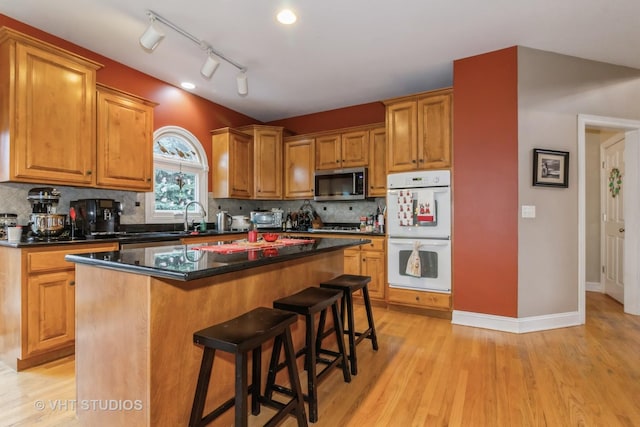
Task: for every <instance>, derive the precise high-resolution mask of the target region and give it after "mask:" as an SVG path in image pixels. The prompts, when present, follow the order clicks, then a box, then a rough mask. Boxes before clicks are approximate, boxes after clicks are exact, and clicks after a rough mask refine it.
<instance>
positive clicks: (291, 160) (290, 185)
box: [283, 136, 315, 199]
mask: <svg viewBox="0 0 640 427" xmlns="http://www.w3.org/2000/svg"><path fill="white" fill-rule="evenodd" d="M314 146H315V139H314V138H309V137H307V136H292V137H287V138H285V140H284V165H283V167H284V198H285V199H310V198H313V193H314V191H313V190H314V177H313V174H314V170H315V169H314V167H315V148H314Z"/></svg>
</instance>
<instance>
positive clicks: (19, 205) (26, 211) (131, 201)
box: [0, 183, 386, 225]
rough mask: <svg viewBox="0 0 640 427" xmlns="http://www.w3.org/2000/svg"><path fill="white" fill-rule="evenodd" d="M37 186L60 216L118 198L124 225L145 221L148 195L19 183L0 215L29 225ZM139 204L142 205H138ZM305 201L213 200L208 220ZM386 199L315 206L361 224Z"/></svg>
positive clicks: (6, 188)
mask: <svg viewBox="0 0 640 427" xmlns="http://www.w3.org/2000/svg"><path fill="white" fill-rule="evenodd" d="M35 187H54V188H56V189H58V191H60V202H59V203H58V207H57V208H58V213H62V214H66V213H68V210H69V202H70V201H71V200H78V199H91V198H99V199H114V200H117V201H119V202H122V205H123V212H122V216H121V218H120V222H121V223H122V224H143V223H144V222H145V219H144V207H145V200H144V193H135V192H131V191H119V190H100V189H95V188H77V187H65V186H52V185H46V184H42V185H39V184H19V183H0V213H15V214H17V215H18V224H22V225H26V224H28V222H29V216H30V215H31V204H30V203H29V200H27V195H28V193H29V190H31V189H32V188H35ZM136 203H139V206H136ZM303 203H304V201H303V200H266V201H262V200H239V199H213V198H211V197H210V198H209V200H208V203H207V205H208V206H207V213H208V214H209V215H208V221H209V222H215V214H216V213H218V212H219V211H221V210H223V211H227V212H228V213H229V215H247V216H248V215H249V213H250V212H251V211H252V210H258V209H266V210H270V209H272V208H280V209H282V210H284V212H285V213H286V212H287V210H289V209H290V210H291V211H296V210H298V209H300V207H301V206H302V204H303ZM385 203H386V202H385V199H384V198H376V199H368V200H362V201H349V202H314V201H313V200H311V206H313V208H314V209H315V211H316V212H317V213H318V215H320V218H321V219H322V221H323V222H326V223H357V222H359V219H360V216H361V215H369V214H372V213H375V212H376V208H377V206H378V205H379V206H380V207H381V208H383V207H384V206H385Z"/></svg>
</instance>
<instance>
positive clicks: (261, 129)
mask: <svg viewBox="0 0 640 427" xmlns="http://www.w3.org/2000/svg"><path fill="white" fill-rule="evenodd" d="M237 130H239V131H241V132H244V133H246V134H247V135H250V136H251V137H252V138H253V198H254V199H268V200H278V199H282V134H283V128H282V127H277V126H263V125H253V126H245V127H242V128H238V129H237Z"/></svg>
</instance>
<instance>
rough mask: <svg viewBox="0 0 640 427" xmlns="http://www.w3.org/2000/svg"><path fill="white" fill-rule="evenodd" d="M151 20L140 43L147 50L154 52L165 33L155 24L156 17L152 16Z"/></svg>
mask: <svg viewBox="0 0 640 427" xmlns="http://www.w3.org/2000/svg"><path fill="white" fill-rule="evenodd" d="M150 20H151V22H150V23H149V27H147V29H146V31H145V32H144V33H143V34H142V36H140V45H141V46H142V47H143V48H144V49H145V50H147V51H149V52H153V51H154V50H155V48H156V47H158V45H159V44H160V42H161V41H162V39H163V38H164V34H163V33H162V32H161V31H160V30H158V29H157V28H156V27H155V26H154V25H153V24H154V22H155V19H154V18H153V17H151V18H150Z"/></svg>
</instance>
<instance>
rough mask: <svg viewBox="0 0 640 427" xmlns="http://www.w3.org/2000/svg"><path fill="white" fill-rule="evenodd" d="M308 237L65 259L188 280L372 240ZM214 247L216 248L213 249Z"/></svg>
mask: <svg viewBox="0 0 640 427" xmlns="http://www.w3.org/2000/svg"><path fill="white" fill-rule="evenodd" d="M305 240H308V242H305V243H300V244H287V245H284V244H277V243H278V242H276V245H269V246H260V245H256V246H249V245H247V250H246V251H239V252H233V253H224V252H219V251H213V250H211V249H219V248H220V247H221V246H223V245H225V244H226V245H229V244H231V243H234V242H230V241H225V242H212V243H198V244H185V245H175V246H157V247H146V248H135V249H125V250H121V251H114V252H101V253H87V254H73V255H66V256H65V259H66V260H67V261H70V262H74V263H77V264H86V265H91V266H96V267H103V268H109V269H115V270H120V271H124V272H128V273H135V274H142V275H147V276H152V277H159V278H166V279H172V280H178V281H185V282H186V281H191V280H196V279H202V278H205V277H210V276H215V275H220V274H225V273H230V272H233V271H240V270H246V269H249V268H254V267H259V266H263V265H268V264H274V263H279V262H283V261H289V260H293V259H297V258H303V257H307V256H312V255H317V254H319V253H322V252H330V251H335V250H342V249H345V248H348V247H351V246H358V245H362V244H364V243H368V242H369V240H368V239H332V238H309V239H305ZM236 243H238V242H236ZM239 243H242V242H239ZM212 246H213V247H215V248H211V247H212Z"/></svg>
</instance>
